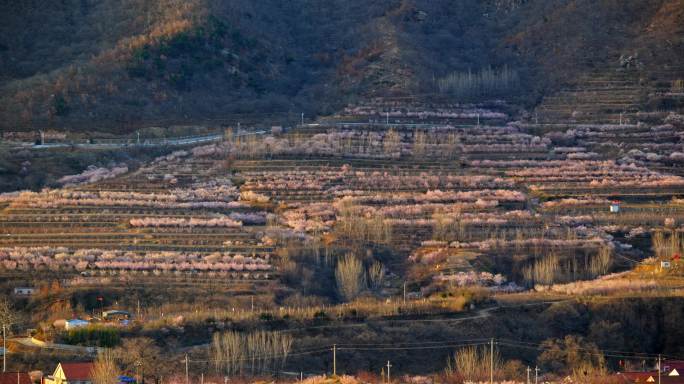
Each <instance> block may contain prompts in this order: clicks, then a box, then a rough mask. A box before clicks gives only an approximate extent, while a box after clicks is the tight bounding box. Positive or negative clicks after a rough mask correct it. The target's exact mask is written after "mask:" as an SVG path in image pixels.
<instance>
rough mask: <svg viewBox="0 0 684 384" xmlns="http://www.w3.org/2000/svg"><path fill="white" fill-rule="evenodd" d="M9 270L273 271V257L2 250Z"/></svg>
mask: <svg viewBox="0 0 684 384" xmlns="http://www.w3.org/2000/svg"><path fill="white" fill-rule="evenodd" d="M0 267H2V268H4V269H7V270H23V271H26V270H35V269H50V270H55V271H58V270H76V271H86V270H139V271H153V270H160V271H188V272H189V271H271V270H273V266H272V265H271V257H270V255H268V254H266V255H261V256H256V255H253V256H246V255H243V254H236V253H228V252H213V253H200V252H179V251H163V252H131V251H123V250H104V249H70V248H66V247H13V248H0Z"/></svg>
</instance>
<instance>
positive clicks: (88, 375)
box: [3, 362, 94, 384]
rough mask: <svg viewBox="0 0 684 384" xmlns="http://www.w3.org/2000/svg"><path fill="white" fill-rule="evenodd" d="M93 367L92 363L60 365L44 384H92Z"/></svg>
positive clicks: (44, 379)
mask: <svg viewBox="0 0 684 384" xmlns="http://www.w3.org/2000/svg"><path fill="white" fill-rule="evenodd" d="M93 367H94V364H93V363H91V362H85V363H59V364H58V365H57V368H56V369H55V372H54V373H53V374H52V375H49V376H47V377H44V378H43V384H92V371H93ZM3 384H4V383H3Z"/></svg>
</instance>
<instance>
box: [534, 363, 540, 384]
mask: <svg viewBox="0 0 684 384" xmlns="http://www.w3.org/2000/svg"><path fill="white" fill-rule="evenodd" d="M538 379H539V367H537V366H535V367H534V384H537V380H538Z"/></svg>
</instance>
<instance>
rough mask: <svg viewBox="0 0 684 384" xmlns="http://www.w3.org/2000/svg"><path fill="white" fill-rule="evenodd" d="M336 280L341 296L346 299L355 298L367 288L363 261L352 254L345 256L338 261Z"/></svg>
mask: <svg viewBox="0 0 684 384" xmlns="http://www.w3.org/2000/svg"><path fill="white" fill-rule="evenodd" d="M335 280H336V281H337V290H338V292H339V294H340V296H341V297H342V298H343V299H345V300H353V299H354V298H356V297H357V296H358V295H359V294H360V293H361V292H362V291H363V290H364V289H365V288H366V276H365V273H364V271H363V263H361V261H360V260H359V259H358V258H357V257H356V256H354V255H352V254H348V255H346V256H344V257H343V258H341V259H340V260H338V262H337V269H336V270H335Z"/></svg>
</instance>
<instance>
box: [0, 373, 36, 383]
mask: <svg viewBox="0 0 684 384" xmlns="http://www.w3.org/2000/svg"><path fill="white" fill-rule="evenodd" d="M0 384H33V380H31V376H29V374H28V373H26V372H0Z"/></svg>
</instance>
